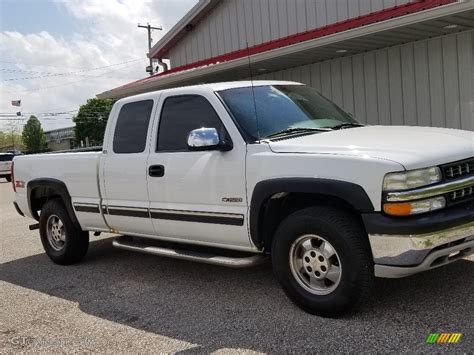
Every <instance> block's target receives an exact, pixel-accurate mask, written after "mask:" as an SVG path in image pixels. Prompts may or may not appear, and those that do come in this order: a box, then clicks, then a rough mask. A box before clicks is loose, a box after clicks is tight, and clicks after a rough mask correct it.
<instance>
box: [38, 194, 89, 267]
mask: <svg viewBox="0 0 474 355" xmlns="http://www.w3.org/2000/svg"><path fill="white" fill-rule="evenodd" d="M39 222H40V223H39V224H40V236H41V243H42V244H43V248H44V250H45V252H46V254H47V255H48V256H49V258H50V259H51V260H52V261H54V262H55V263H56V264H60V265H70V264H74V263H77V262H79V261H80V260H81V259H82V258H83V257H84V256H85V255H86V253H87V249H88V247H89V233H88V232H83V231H82V230H81V229H79V228H77V227H76V226H75V225H74V223H73V222H72V221H71V218H70V217H69V214H68V212H67V210H66V208H65V206H64V204H63V202H62V201H61V200H59V199H53V200H49V201H47V202H46V203H45V204H44V206H43V209H42V210H41V215H40V220H39Z"/></svg>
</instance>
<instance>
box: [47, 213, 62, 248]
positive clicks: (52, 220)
mask: <svg viewBox="0 0 474 355" xmlns="http://www.w3.org/2000/svg"><path fill="white" fill-rule="evenodd" d="M46 235H47V236H48V242H49V245H51V247H52V248H53V249H54V250H56V251H60V250H62V249H63V248H64V244H65V242H66V231H65V229H64V225H63V222H62V221H61V219H59V217H58V216H56V215H55V214H52V215H51V216H49V218H48V220H47V222H46Z"/></svg>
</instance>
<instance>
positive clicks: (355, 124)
mask: <svg viewBox="0 0 474 355" xmlns="http://www.w3.org/2000/svg"><path fill="white" fill-rule="evenodd" d="M362 126H363V124H360V123H349V122H346V123H341V124H338V125H336V126H333V127H325V128H331V129H332V130H338V129H344V128H353V127H362Z"/></svg>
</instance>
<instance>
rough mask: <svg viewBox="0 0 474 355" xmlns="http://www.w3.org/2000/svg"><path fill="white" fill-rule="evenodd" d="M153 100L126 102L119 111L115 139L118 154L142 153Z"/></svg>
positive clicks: (115, 148) (115, 149)
mask: <svg viewBox="0 0 474 355" xmlns="http://www.w3.org/2000/svg"><path fill="white" fill-rule="evenodd" d="M152 109H153V100H142V101H136V102H130V103H127V104H124V105H123V106H122V107H121V109H120V112H119V115H118V118H117V123H116V124H115V132H114V139H113V151H114V153H117V154H131V153H142V152H143V151H144V150H145V147H146V138H147V133H148V126H149V124H150V117H151V112H152Z"/></svg>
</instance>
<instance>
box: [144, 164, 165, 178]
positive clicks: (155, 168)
mask: <svg viewBox="0 0 474 355" xmlns="http://www.w3.org/2000/svg"><path fill="white" fill-rule="evenodd" d="M148 175H150V176H153V177H162V176H163V175H165V167H164V166H163V165H150V167H149V168H148Z"/></svg>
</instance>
